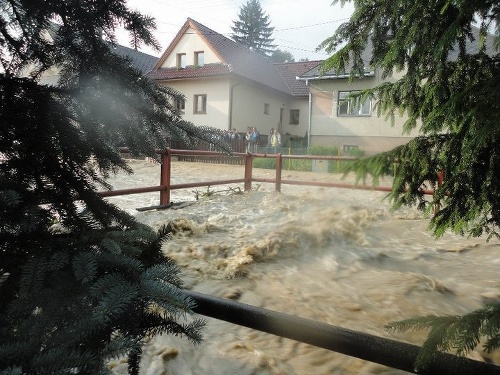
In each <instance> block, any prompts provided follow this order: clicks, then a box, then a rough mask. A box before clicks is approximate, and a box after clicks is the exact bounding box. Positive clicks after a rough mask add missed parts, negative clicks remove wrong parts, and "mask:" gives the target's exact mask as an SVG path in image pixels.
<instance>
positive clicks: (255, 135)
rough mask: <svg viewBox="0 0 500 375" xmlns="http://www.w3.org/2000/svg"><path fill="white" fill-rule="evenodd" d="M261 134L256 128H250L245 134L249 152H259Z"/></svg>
mask: <svg viewBox="0 0 500 375" xmlns="http://www.w3.org/2000/svg"><path fill="white" fill-rule="evenodd" d="M259 137H260V133H259V131H258V130H257V128H256V127H255V126H253V127H251V126H249V127H248V128H247V132H246V134H245V141H246V144H247V147H246V151H247V152H257V151H258V147H259Z"/></svg>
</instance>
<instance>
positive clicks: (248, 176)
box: [244, 152, 252, 191]
mask: <svg viewBox="0 0 500 375" xmlns="http://www.w3.org/2000/svg"><path fill="white" fill-rule="evenodd" d="M244 189H245V191H249V190H252V154H251V153H249V152H247V154H246V156H245V187H244Z"/></svg>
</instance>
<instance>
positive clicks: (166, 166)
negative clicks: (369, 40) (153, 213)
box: [160, 148, 172, 206]
mask: <svg viewBox="0 0 500 375" xmlns="http://www.w3.org/2000/svg"><path fill="white" fill-rule="evenodd" d="M171 161H172V155H171V152H170V148H167V151H166V152H165V153H163V154H162V160H161V176H160V185H161V186H162V187H163V189H162V190H160V206H163V205H167V204H169V203H170V175H171V171H172V165H171Z"/></svg>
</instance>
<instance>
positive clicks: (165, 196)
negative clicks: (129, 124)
mask: <svg viewBox="0 0 500 375" xmlns="http://www.w3.org/2000/svg"><path fill="white" fill-rule="evenodd" d="M122 151H123V152H126V149H123V150H122ZM158 153H159V154H161V156H162V163H161V171H160V185H157V186H147V187H141V188H133V189H122V190H112V191H105V192H100V193H99V194H101V196H103V197H112V196H118V195H126V194H141V193H149V192H154V191H158V192H160V206H161V205H167V204H169V203H170V192H171V191H172V190H177V189H188V188H193V187H200V186H214V185H227V184H233V183H234V184H236V183H243V185H244V190H245V191H248V190H251V189H252V182H264V183H273V184H274V185H275V188H274V190H275V191H276V192H281V185H283V184H289V185H305V186H321V187H333V188H344V189H346V188H347V189H361V190H373V191H386V192H389V191H391V190H392V188H391V187H390V186H365V185H359V184H348V183H340V182H319V181H301V180H287V179H283V176H282V170H283V160H286V159H302V160H335V161H354V160H357V159H358V158H355V157H351V156H324V155H282V154H254V153H239V152H235V153H233V154H231V157H234V158H243V159H244V176H243V177H242V178H236V179H230V180H210V181H200V182H192V183H183V184H172V183H171V172H172V157H174V156H202V157H204V158H227V157H228V154H227V153H223V152H214V151H200V150H177V149H167V150H166V151H158ZM254 158H273V159H276V167H275V170H276V177H275V178H273V179H268V178H257V177H253V171H252V169H253V166H252V160H253V159H254ZM422 193H423V194H430V195H432V194H433V193H434V191H433V190H423V191H422Z"/></svg>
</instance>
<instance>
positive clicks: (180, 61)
mask: <svg viewBox="0 0 500 375" xmlns="http://www.w3.org/2000/svg"><path fill="white" fill-rule="evenodd" d="M186 65H187V62H186V54H185V53H178V54H177V69H184V68H185V67H186Z"/></svg>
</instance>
